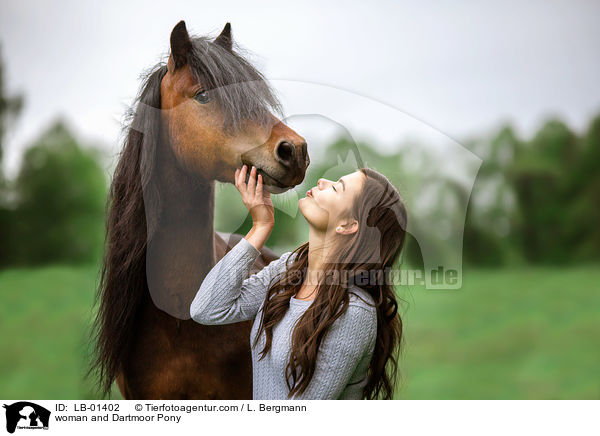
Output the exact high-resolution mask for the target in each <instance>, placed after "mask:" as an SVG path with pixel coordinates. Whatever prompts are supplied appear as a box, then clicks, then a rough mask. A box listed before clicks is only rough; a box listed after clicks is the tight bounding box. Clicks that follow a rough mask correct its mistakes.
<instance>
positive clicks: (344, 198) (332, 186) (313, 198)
mask: <svg viewBox="0 0 600 436" xmlns="http://www.w3.org/2000/svg"><path fill="white" fill-rule="evenodd" d="M365 179H366V176H365V175H364V173H363V172H361V171H355V172H353V173H350V174H346V175H345V176H342V177H340V178H339V180H336V181H331V180H327V179H319V181H318V182H317V186H315V187H314V188H312V189H310V190H308V191H307V192H306V197H304V198H301V199H300V200H298V208H299V209H300V212H301V213H302V215H304V218H306V221H308V223H309V224H310V225H311V226H312V227H313V228H315V229H317V230H320V231H323V232H327V231H336V229H338V233H346V232H347V231H349V230H350V229H349V228H347V226H350V225H351V223H350V222H349V221H347V220H344V219H343V218H342V217H343V216H344V214H345V212H346V211H347V210H349V209H350V207H351V206H352V204H353V202H354V199H355V198H356V196H357V195H358V194H359V193H360V191H361V190H362V187H363V184H364V182H365ZM339 226H342V231H339ZM355 230H356V229H355Z"/></svg>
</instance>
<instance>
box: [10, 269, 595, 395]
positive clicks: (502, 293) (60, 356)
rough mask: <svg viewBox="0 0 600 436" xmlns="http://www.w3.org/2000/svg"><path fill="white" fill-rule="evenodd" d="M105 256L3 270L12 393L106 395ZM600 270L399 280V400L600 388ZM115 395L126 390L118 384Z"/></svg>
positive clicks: (484, 272)
mask: <svg viewBox="0 0 600 436" xmlns="http://www.w3.org/2000/svg"><path fill="white" fill-rule="evenodd" d="M97 279H98V269H97V267H96V266H86V267H71V266H49V267H44V268H36V269H8V270H4V271H0V331H2V338H1V339H0V354H1V356H2V358H1V359H0V396H1V397H3V398H7V399H24V398H27V399H94V398H98V397H97V395H95V394H94V392H93V390H92V388H91V383H90V381H89V380H85V379H84V378H83V374H84V372H85V369H86V361H85V356H86V352H87V345H86V340H87V334H88V333H89V326H90V322H91V319H92V315H93V299H94V289H95V286H96V283H97ZM599 283H600V268H598V265H589V266H577V267H571V268H551V267H522V268H513V269H480V268H478V269H466V270H465V272H464V276H463V287H462V288H461V289H459V290H437V291H436V290H425V289H423V288H420V287H417V286H410V287H402V288H399V289H398V290H397V292H398V295H399V296H400V297H401V298H402V299H403V300H404V303H403V304H402V307H401V310H402V314H403V319H404V325H405V342H404V348H403V355H402V360H401V366H400V370H401V373H402V376H401V379H400V381H401V383H400V385H399V388H398V390H397V393H396V398H397V399H555V398H564V399H587V398H596V399H598V398H600V375H599V373H598V368H600V347H599V346H598V344H600V316H599V312H600V311H599V308H600V292H599V290H600V287H599ZM111 398H113V399H117V398H121V396H120V394H119V393H118V390H117V389H116V386H113V393H112V395H111Z"/></svg>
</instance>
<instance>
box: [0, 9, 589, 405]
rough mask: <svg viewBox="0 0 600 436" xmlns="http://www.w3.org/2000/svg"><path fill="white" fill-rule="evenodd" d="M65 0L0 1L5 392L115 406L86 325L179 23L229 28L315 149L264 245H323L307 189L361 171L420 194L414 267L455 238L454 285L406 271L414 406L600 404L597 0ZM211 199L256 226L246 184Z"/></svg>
mask: <svg viewBox="0 0 600 436" xmlns="http://www.w3.org/2000/svg"><path fill="white" fill-rule="evenodd" d="M59 3H60V4H57V3H52V4H50V3H44V2H28V1H25V2H14V1H12V2H4V3H3V4H2V6H1V13H0V23H1V26H0V164H1V165H0V333H1V334H0V397H2V398H14V399H17V398H33V399H35V398H37V399H84V398H85V399H91V398H97V397H96V394H95V393H94V392H93V390H92V386H91V384H90V382H89V381H87V380H84V379H83V374H84V372H85V370H86V368H87V366H86V365H87V361H86V353H87V352H88V351H89V344H87V343H86V339H87V331H88V329H89V326H90V323H91V320H92V318H93V315H94V313H95V309H96V308H95V307H94V306H93V298H94V293H95V292H96V286H97V282H98V277H99V265H100V259H101V256H102V252H103V241H104V212H105V209H104V208H105V201H106V193H107V187H108V183H109V182H110V177H111V174H112V171H113V169H114V166H115V164H116V161H117V158H118V153H119V151H120V147H121V145H122V142H121V141H122V139H123V138H122V134H121V132H122V129H123V128H124V127H125V126H123V125H122V123H121V120H122V119H123V113H124V112H125V110H126V108H127V106H128V105H130V104H131V103H132V102H133V98H134V96H135V94H136V93H137V90H138V87H139V85H140V82H139V76H140V73H142V72H143V71H144V70H146V69H147V68H149V67H151V66H153V65H154V64H155V63H156V62H157V61H159V60H160V59H161V58H162V57H161V56H163V55H164V54H165V53H167V52H168V37H169V35H170V31H171V29H172V27H173V26H174V25H175V24H176V23H177V22H178V21H179V20H180V19H185V20H186V22H187V25H188V29H189V30H190V31H191V32H192V33H195V34H210V35H215V36H216V34H218V32H219V31H220V29H221V28H222V26H223V25H224V24H225V22H227V21H230V22H231V23H232V28H233V35H234V39H235V40H236V41H237V43H238V44H240V45H241V46H242V47H243V48H246V49H248V50H249V52H248V56H249V58H250V59H251V60H252V61H253V63H254V64H255V65H257V66H258V68H259V69H260V70H261V71H262V72H263V73H264V74H265V76H266V77H267V78H268V79H270V80H272V83H273V86H274V88H275V89H276V91H278V92H279V94H280V97H281V99H282V102H283V104H284V109H285V110H286V115H287V116H288V117H289V118H288V122H289V124H290V125H292V127H294V128H295V129H296V130H297V131H298V132H300V133H301V134H302V135H303V136H304V137H305V138H306V139H307V141H308V144H309V152H310V154H311V167H310V168H309V171H308V172H307V176H306V179H305V181H304V182H303V184H302V185H300V186H298V187H297V188H296V189H294V190H293V191H290V192H288V193H287V194H284V195H281V196H274V202H275V205H276V227H275V229H274V231H273V233H272V235H271V237H270V239H269V241H268V243H267V245H268V246H269V247H271V248H273V249H275V250H276V251H277V252H278V253H282V252H284V251H287V250H291V249H293V248H295V247H296V246H297V245H299V244H300V243H302V242H304V241H306V238H307V236H308V228H307V225H306V221H305V220H304V218H303V217H302V215H301V214H299V213H298V211H297V199H298V198H299V197H303V196H304V193H305V192H306V190H307V189H309V188H310V187H312V186H315V184H316V181H317V179H318V178H319V177H326V178H328V179H332V180H335V179H336V178H337V177H339V176H341V175H343V174H347V173H348V172H351V171H353V170H354V169H356V166H357V165H358V164H366V166H369V167H371V168H374V169H376V170H378V171H380V172H382V173H383V174H385V175H386V176H388V177H389V178H390V180H392V182H394V184H395V185H396V186H397V187H398V189H399V190H400V192H401V193H402V194H403V195H404V197H405V199H406V202H407V207H408V209H409V211H411V214H412V215H411V219H412V221H413V222H412V224H411V226H412V227H411V228H409V230H410V231H411V236H410V237H409V239H408V241H407V245H406V248H405V252H404V256H403V259H402V267H403V268H411V269H415V268H422V267H424V247H427V250H430V252H435V253H437V254H436V255H437V256H439V258H441V259H444V258H445V257H448V256H450V257H452V256H454V257H456V253H457V251H456V250H457V249H456V246H457V241H458V253H459V255H460V265H461V268H462V287H461V288H460V289H457V290H431V289H425V287H423V286H417V285H405V286H398V287H397V294H398V296H399V297H400V298H401V299H402V300H403V303H402V308H401V312H402V316H403V319H404V324H405V343H404V349H403V357H402V361H401V366H400V369H401V380H400V383H399V386H398V390H397V393H396V398H397V399H452V398H456V399H484V398H485V399H488V398H489V399H492V398H493V399H555V398H565V399H587V398H596V399H598V398H600V376H599V375H598V368H599V367H600V347H598V344H599V343H600V316H599V307H600V286H599V283H600V268H598V266H600V226H599V225H598V223H600V82H599V81H598V77H600V58H599V56H598V53H600V29H599V28H598V26H597V23H596V19H597V17H598V13H599V12H600V5H598V4H596V3H594V2H588V1H572V2H568V3H567V2H554V1H550V2H548V1H543V2H541V1H539V2H537V1H533V2H527V4H522V3H520V2H502V3H499V2H461V3H460V5H457V4H456V3H453V2H437V3H434V4H428V5H423V4H420V3H416V2H413V3H404V2H376V3H373V2H370V3H369V4H368V6H365V5H359V4H356V5H353V6H352V7H349V6H348V4H347V3H337V4H330V5H328V6H325V5H323V4H321V3H317V2H312V3H310V2H309V3H305V2H303V3H302V4H300V3H298V4H291V3H289V2H285V3H280V2H272V3H268V4H265V6H264V7H261V8H258V7H255V6H248V5H247V4H245V3H243V2H235V1H232V2H227V4H226V5H223V6H219V5H216V6H212V5H199V4H197V2H195V3H196V4H191V3H190V4H186V3H183V2H172V3H169V4H168V6H165V5H160V6H159V5H157V6H156V7H150V6H148V5H146V4H145V3H141V2H128V3H127V4H122V3H119V2H104V3H102V4H85V3H83V2H65V1H63V2H59ZM307 90H309V91H310V92H308V91H307ZM348 96H350V97H348ZM365 99H368V103H365ZM367 104H370V105H375V106H376V108H374V109H370V108H368V107H367ZM461 156H462V157H461ZM465 156H466V158H465ZM442 170H445V171H442ZM216 194H217V201H216V210H215V227H216V230H219V231H226V232H236V233H241V234H245V232H247V231H248V230H249V227H250V221H249V216H248V215H247V213H246V212H247V211H246V210H245V208H244V206H243V204H242V202H241V201H240V198H239V194H238V193H237V191H236V190H235V187H233V186H232V185H224V184H217V190H216ZM450 245H452V246H453V248H452V250H448V249H447V248H448V247H449V246H450ZM455 260H456V259H454V260H452V261H455ZM113 392H114V394H113V398H120V395H119V394H118V391H117V390H116V388H115V389H113Z"/></svg>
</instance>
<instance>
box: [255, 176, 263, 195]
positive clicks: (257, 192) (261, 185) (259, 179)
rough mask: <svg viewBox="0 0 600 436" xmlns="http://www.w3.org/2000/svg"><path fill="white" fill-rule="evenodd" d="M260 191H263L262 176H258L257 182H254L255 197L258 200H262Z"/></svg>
mask: <svg viewBox="0 0 600 436" xmlns="http://www.w3.org/2000/svg"><path fill="white" fill-rule="evenodd" d="M262 190H263V183H262V175H260V174H259V175H258V180H257V181H256V196H257V197H258V198H260V199H262Z"/></svg>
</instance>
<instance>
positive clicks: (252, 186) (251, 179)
mask: <svg viewBox="0 0 600 436" xmlns="http://www.w3.org/2000/svg"><path fill="white" fill-rule="evenodd" d="M255 189H256V167H255V166H254V165H252V169H251V170H250V177H248V192H249V193H250V195H254V191H255Z"/></svg>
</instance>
